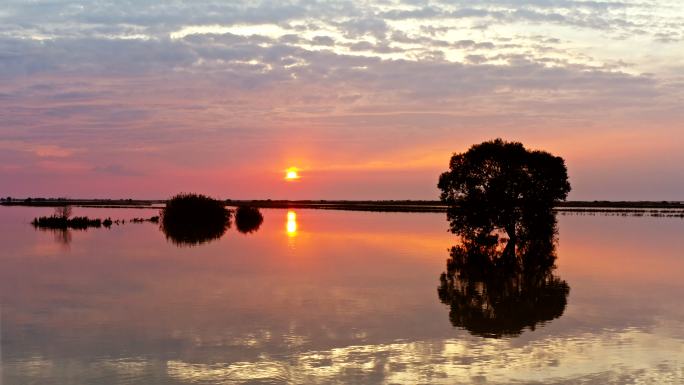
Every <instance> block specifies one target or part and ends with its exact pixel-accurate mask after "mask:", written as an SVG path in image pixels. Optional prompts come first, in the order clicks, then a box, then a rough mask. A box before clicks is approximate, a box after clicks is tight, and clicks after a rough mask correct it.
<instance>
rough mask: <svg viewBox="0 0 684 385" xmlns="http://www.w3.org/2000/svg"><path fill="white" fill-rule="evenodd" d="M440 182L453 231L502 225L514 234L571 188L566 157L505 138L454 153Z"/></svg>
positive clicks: (485, 230) (496, 227) (564, 196)
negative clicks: (532, 149)
mask: <svg viewBox="0 0 684 385" xmlns="http://www.w3.org/2000/svg"><path fill="white" fill-rule="evenodd" d="M437 186H438V187H439V189H440V190H441V195H440V199H441V200H442V201H443V202H445V203H447V204H448V206H449V208H448V211H447V218H448V219H449V221H450V223H451V228H452V231H454V232H456V231H464V230H467V229H470V230H472V231H474V232H478V233H483V232H485V233H486V232H491V231H494V230H497V229H503V230H505V231H506V233H508V236H509V237H511V238H515V237H516V234H517V232H518V231H519V230H522V229H523V228H528V227H529V226H530V225H531V224H532V223H534V221H535V218H536V217H537V216H539V215H545V214H544V213H545V212H548V211H550V210H551V209H552V208H553V206H554V204H555V203H556V202H558V201H562V200H565V198H566V197H567V195H568V192H570V183H569V182H568V173H567V168H566V167H565V161H564V160H563V158H561V157H558V156H554V155H551V154H550V153H548V152H545V151H530V150H527V149H526V148H525V147H524V146H523V145H522V143H518V142H506V141H503V140H502V139H495V140H492V141H487V142H483V143H480V144H476V145H473V146H472V147H470V149H469V150H468V151H466V152H464V153H460V154H454V155H453V156H452V157H451V161H450V163H449V170H448V171H446V172H444V173H443V174H442V175H441V176H440V177H439V183H438V185H437ZM523 223H526V226H521V224H523Z"/></svg>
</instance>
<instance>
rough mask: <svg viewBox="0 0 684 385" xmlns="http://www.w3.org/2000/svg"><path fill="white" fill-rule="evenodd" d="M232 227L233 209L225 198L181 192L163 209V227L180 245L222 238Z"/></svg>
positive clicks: (171, 238)
mask: <svg viewBox="0 0 684 385" xmlns="http://www.w3.org/2000/svg"><path fill="white" fill-rule="evenodd" d="M229 226H230V211H228V210H227V209H226V207H225V205H224V203H223V202H222V201H219V200H216V199H212V198H210V197H207V196H204V195H199V194H178V195H176V196H174V197H172V198H171V199H169V200H168V201H167V202H166V207H164V209H163V210H162V212H161V230H162V231H163V232H164V234H165V235H166V238H167V239H169V240H171V241H172V242H173V243H175V244H176V245H179V246H183V245H185V246H192V245H198V244H201V243H205V242H209V241H212V240H215V239H218V238H221V236H223V234H224V233H225V232H226V229H227V228H228V227H229Z"/></svg>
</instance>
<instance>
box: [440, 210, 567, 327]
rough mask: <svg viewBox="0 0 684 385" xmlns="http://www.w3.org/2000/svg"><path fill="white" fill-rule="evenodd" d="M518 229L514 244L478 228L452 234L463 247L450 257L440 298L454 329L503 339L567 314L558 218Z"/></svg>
mask: <svg viewBox="0 0 684 385" xmlns="http://www.w3.org/2000/svg"><path fill="white" fill-rule="evenodd" d="M518 227H519V229H520V231H517V232H516V239H515V241H511V240H510V239H507V238H504V237H503V235H502V233H501V232H496V231H489V229H487V228H482V227H479V226H462V227H460V228H457V229H452V230H455V231H454V232H455V233H457V234H458V235H459V236H460V238H461V244H459V245H457V246H454V247H453V248H452V249H451V251H450V256H449V258H448V259H447V269H446V271H445V272H443V273H442V274H441V276H440V285H439V288H438V294H439V299H440V300H441V301H442V302H443V303H444V304H446V305H448V306H449V307H450V310H449V319H450V321H451V323H452V324H453V325H454V326H456V327H461V328H464V329H466V330H468V331H469V332H470V333H472V334H474V335H478V336H482V337H491V338H500V337H503V336H517V335H520V334H521V333H522V331H523V330H524V329H525V328H530V330H534V329H535V327H536V326H537V325H538V324H543V323H545V322H547V321H551V320H553V319H555V318H558V317H560V316H561V315H562V314H563V312H564V310H565V306H566V304H567V297H568V294H569V292H570V287H569V286H568V284H567V283H566V282H565V281H563V280H562V279H560V278H559V277H558V276H556V275H554V274H553V272H554V270H555V268H556V266H555V261H556V252H555V241H556V236H555V235H556V232H557V231H556V218H555V214H554V213H552V212H551V211H546V212H537V213H535V215H534V220H532V221H525V222H524V224H523V223H520V224H518Z"/></svg>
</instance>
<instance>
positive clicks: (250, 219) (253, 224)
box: [235, 206, 264, 234]
mask: <svg viewBox="0 0 684 385" xmlns="http://www.w3.org/2000/svg"><path fill="white" fill-rule="evenodd" d="M263 221H264V216H263V215H261V212H260V211H259V209H258V208H256V207H251V206H239V207H238V208H237V209H236V210H235V227H236V228H237V230H238V231H239V232H241V233H243V234H247V233H252V232H255V231H257V230H259V227H260V226H261V223H262V222H263Z"/></svg>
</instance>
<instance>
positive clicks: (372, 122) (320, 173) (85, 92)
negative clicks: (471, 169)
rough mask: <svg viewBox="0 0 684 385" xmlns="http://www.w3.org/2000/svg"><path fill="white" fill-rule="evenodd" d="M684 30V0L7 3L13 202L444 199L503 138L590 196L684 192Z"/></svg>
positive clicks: (1, 175)
mask: <svg viewBox="0 0 684 385" xmlns="http://www.w3.org/2000/svg"><path fill="white" fill-rule="evenodd" d="M683 25H684V3H683V2H681V1H679V0H662V1H659V0H622V1H621V0H617V1H602V0H596V1H591V0H582V1H578V0H480V1H476V0H468V1H466V0H440V1H417V0H385V1H343V0H340V1H337V0H331V1H313V0H303V1H295V0H293V1H256V2H249V1H218V0H195V1H181V0H165V1H161V0H129V1H123V0H120V1H114V0H89V1H76V0H32V1H29V0H3V1H2V4H0V195H3V196H8V195H9V196H16V197H26V196H33V197H37V196H50V197H70V198H89V197H110V198H141V199H145V198H149V199H160V198H167V197H169V196H171V195H173V194H175V193H178V192H198V193H205V194H209V195H213V196H216V197H220V198H233V199H263V198H273V199H437V198H438V196H439V191H438V190H437V187H436V184H437V178H438V176H439V174H440V173H441V172H443V171H445V170H446V169H447V167H448V162H449V158H450V157H451V155H452V154H453V153H454V152H463V151H465V150H467V149H468V148H469V147H470V146H471V145H472V144H475V143H479V142H482V141H485V140H489V139H493V138H497V137H500V138H503V139H505V140H510V141H520V142H522V143H524V144H525V145H526V147H528V148H532V149H541V150H546V151H549V152H551V153H553V154H554V155H558V156H562V157H563V158H565V160H566V165H567V167H568V172H569V176H570V183H571V185H572V187H573V190H572V192H571V193H570V195H569V199H575V200H595V199H609V200H640V199H643V200H684V27H683ZM289 167H297V168H298V169H299V175H300V178H299V179H297V180H295V181H290V182H288V181H285V180H284V176H285V172H286V170H287V169H288V168H289Z"/></svg>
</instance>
